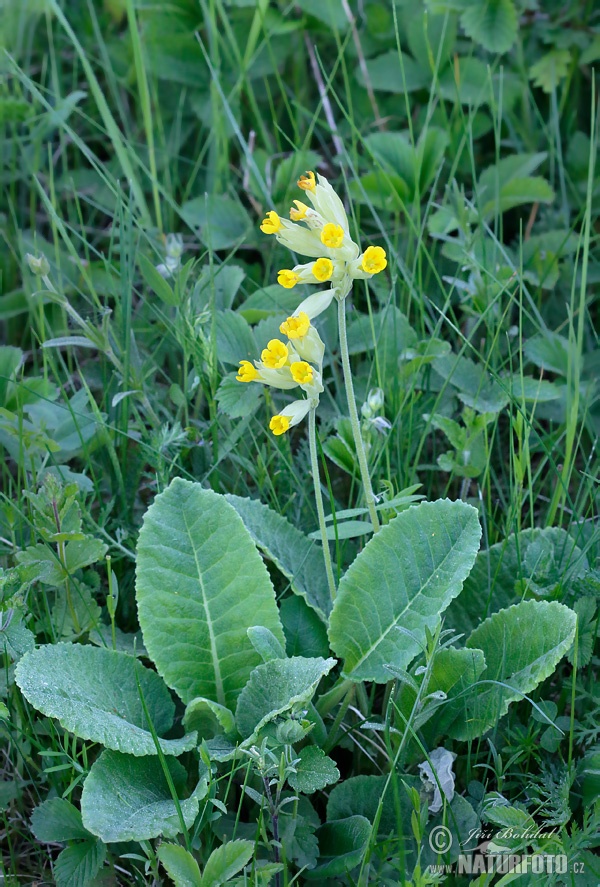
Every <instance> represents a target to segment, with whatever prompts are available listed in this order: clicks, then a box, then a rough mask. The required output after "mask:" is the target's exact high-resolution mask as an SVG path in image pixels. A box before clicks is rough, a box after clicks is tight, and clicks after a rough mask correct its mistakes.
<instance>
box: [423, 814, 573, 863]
mask: <svg viewBox="0 0 600 887" xmlns="http://www.w3.org/2000/svg"><path fill="white" fill-rule="evenodd" d="M504 836H505V837H508V835H504ZM510 837H513V838H514V837H522V836H521V835H520V834H519V835H517V834H516V833H511V835H510ZM498 838H499V835H498V834H496V835H495V839H496V840H497V839H498ZM465 843H469V842H468V841H467V842H465ZM429 846H430V847H431V849H432V850H433V852H434V853H436V854H440V855H443V854H445V853H447V852H448V851H449V850H450V848H451V847H452V833H451V831H450V829H449V828H447V827H446V826H444V825H438V826H435V828H433V829H432V830H431V832H430V834H429ZM428 869H429V871H430V873H431V874H450V873H452V872H454V873H455V874H457V875H482V874H501V875H506V874H509V873H513V874H515V875H517V874H527V873H529V872H531V873H533V874H540V875H541V874H557V875H564V874H566V872H567V871H569V861H568V858H567V856H566V855H565V854H564V853H555V854H553V853H523V854H520V853H509V852H506V853H500V852H494V853H484V852H482V850H481V849H480V848H477V849H476V850H475V851H473V852H470V853H460V854H459V856H458V859H457V860H456V863H454V864H453V865H448V864H440V865H430V866H428ZM570 871H572V872H573V873H574V874H582V873H583V872H584V871H585V864H584V863H583V862H574V863H573V864H572V866H571V868H570Z"/></svg>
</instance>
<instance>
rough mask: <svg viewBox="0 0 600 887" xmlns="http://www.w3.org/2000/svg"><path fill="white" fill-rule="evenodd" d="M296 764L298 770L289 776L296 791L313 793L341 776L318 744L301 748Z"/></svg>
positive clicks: (333, 762)
mask: <svg viewBox="0 0 600 887" xmlns="http://www.w3.org/2000/svg"><path fill="white" fill-rule="evenodd" d="M298 757H299V758H300V760H299V761H298V763H297V764H296V772H295V773H292V774H291V776H289V777H288V782H289V784H290V785H291V787H292V788H293V789H294V791H297V792H304V794H306V795H312V794H313V792H317V791H320V790H321V789H322V788H325V786H326V785H332V783H334V782H337V781H338V779H339V778H340V771H339V770H338V768H337V767H336V766H335V761H332V760H331V758H329V757H328V756H327V755H326V754H325V752H324V751H323V750H322V749H320V748H317V747H316V745H307V746H305V748H303V749H301V751H300V752H299V755H298Z"/></svg>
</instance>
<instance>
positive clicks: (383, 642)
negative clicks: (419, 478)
mask: <svg viewBox="0 0 600 887" xmlns="http://www.w3.org/2000/svg"><path fill="white" fill-rule="evenodd" d="M480 537H481V527H480V525H479V520H478V517H477V511H476V510H475V509H474V508H473V507H472V506H470V505H466V504H465V503H463V502H450V501H449V500H448V499H440V500H438V501H437V502H423V503H421V504H420V505H415V506H413V507H412V508H409V509H408V510H407V511H404V512H403V513H401V514H399V515H398V517H396V518H394V520H393V521H391V523H389V524H388V525H387V526H385V527H383V528H382V530H381V531H380V532H379V533H378V534H377V535H376V536H374V537H373V538H372V539H371V540H370V541H369V542H368V543H367V545H365V547H364V549H363V550H362V552H361V553H360V554H359V555H358V557H357V558H356V560H355V561H354V562H353V564H352V565H351V566H350V567H349V569H348V571H347V573H346V574H345V575H344V576H343V577H342V581H341V582H340V586H339V591H338V596H337V598H336V600H335V604H334V607H333V610H332V613H331V617H330V621H329V640H330V643H331V647H332V649H333V651H334V652H335V653H336V655H337V656H340V657H342V658H343V659H344V674H345V675H346V677H348V678H350V679H351V680H354V681H361V680H369V681H377V682H379V683H385V682H387V681H388V680H389V678H390V674H389V671H388V670H387V669H386V668H385V666H386V665H387V664H392V665H395V666H397V667H399V668H406V667H407V666H408V665H409V663H410V662H411V661H412V659H414V657H415V656H416V655H417V653H418V652H419V649H420V647H419V644H418V643H417V640H412V639H411V638H409V637H408V636H407V635H406V634H404V633H401V632H399V631H397V628H405V629H408V630H410V631H411V632H413V634H414V635H415V636H416V638H417V639H418V640H420V641H421V642H423V643H424V642H425V627H426V626H427V628H428V629H429V630H430V631H433V630H434V629H435V626H436V625H437V623H438V620H439V618H440V615H441V613H443V612H444V610H445V609H446V607H447V606H448V604H449V603H450V601H451V600H452V599H453V598H455V597H456V596H457V595H458V594H459V592H460V590H461V588H462V583H463V582H464V580H465V578H466V577H467V575H468V574H469V571H470V569H471V567H472V565H473V562H474V560H475V555H476V553H477V549H478V548H479V540H480Z"/></svg>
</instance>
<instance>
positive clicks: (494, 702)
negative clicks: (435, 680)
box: [449, 601, 576, 739]
mask: <svg viewBox="0 0 600 887" xmlns="http://www.w3.org/2000/svg"><path fill="white" fill-rule="evenodd" d="M575 625H576V615H575V613H574V612H573V611H572V610H570V609H569V608H568V607H565V606H563V604H558V603H556V602H555V601H552V602H547V601H523V603H520V604H515V606H513V607H509V608H508V609H507V610H500V612H498V613H495V614H494V615H493V616H490V618H489V619H486V620H485V622H483V623H482V624H481V625H480V626H478V628H476V629H475V631H473V632H472V633H471V635H470V637H469V638H468V640H467V647H468V648H469V649H471V648H477V649H479V650H482V651H483V654H484V656H485V662H486V667H485V669H484V671H483V672H482V674H481V677H480V680H481V681H497V682H499V683H493V684H492V683H485V684H480V685H479V686H476V687H474V688H473V691H472V692H471V693H470V694H469V695H468V697H463V698H462V699H460V700H457V702H456V705H457V706H459V713H457V719H456V720H455V721H454V723H453V724H452V726H451V727H450V729H449V732H450V735H451V736H452V737H453V738H455V739H475V738H476V737H477V736H481V734H482V733H485V731H486V730H489V729H490V728H491V727H493V726H494V724H496V723H497V722H498V719H499V718H501V717H502V715H504V714H506V712H507V710H508V706H509V704H510V703H511V702H514V701H516V700H520V699H522V698H523V695H524V694H526V693H529V692H531V690H533V689H534V687H537V685H538V684H539V683H540V682H541V681H543V680H544V679H545V678H547V677H548V676H549V675H551V674H552V672H553V671H554V669H555V668H556V665H557V664H558V662H559V661H560V660H561V659H562V657H563V656H564V655H565V653H567V651H568V650H569V647H570V646H571V644H572V643H573V638H574V637H575ZM501 684H502V685H506V686H501Z"/></svg>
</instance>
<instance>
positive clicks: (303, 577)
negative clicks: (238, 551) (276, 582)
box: [225, 495, 331, 620]
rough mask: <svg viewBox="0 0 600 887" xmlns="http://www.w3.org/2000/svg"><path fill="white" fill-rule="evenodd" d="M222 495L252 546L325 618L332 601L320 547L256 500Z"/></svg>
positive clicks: (293, 589) (294, 590)
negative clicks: (235, 513)
mask: <svg viewBox="0 0 600 887" xmlns="http://www.w3.org/2000/svg"><path fill="white" fill-rule="evenodd" d="M225 498H226V499H227V501H228V502H229V503H230V505H233V507H234V508H235V510H236V511H237V513H238V514H239V516H240V517H241V519H242V520H243V522H244V525H245V527H246V529H247V530H248V532H249V533H250V535H251V536H252V538H253V540H254V543H255V545H256V546H257V547H258V548H259V549H260V551H262V552H263V554H264V555H265V557H267V558H268V559H269V560H270V561H272V562H273V563H274V564H275V566H276V567H277V569H278V570H280V572H281V573H283V575H284V576H285V578H286V579H287V580H288V581H289V583H290V586H291V589H292V591H293V592H294V593H295V594H298V595H300V596H301V597H303V598H304V599H305V601H306V603H307V604H308V605H309V606H310V607H312V608H313V609H314V610H315V611H316V612H317V613H318V614H319V616H320V617H321V618H322V619H323V620H325V619H326V616H327V614H328V613H329V611H330V609H331V602H330V598H329V591H328V587H327V576H326V575H325V566H324V563H323V552H322V549H321V546H320V545H317V544H315V542H312V541H311V540H310V539H308V538H307V537H306V536H305V535H304V533H301V532H300V530H297V529H296V527H294V526H293V525H292V524H291V523H290V522H289V521H288V520H287V519H286V518H285V517H282V516H281V515H279V514H277V512H275V511H272V510H271V509H270V508H269V507H268V506H266V505H263V504H262V502H259V501H258V500H257V499H244V498H242V497H241V496H232V495H227V496H225Z"/></svg>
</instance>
